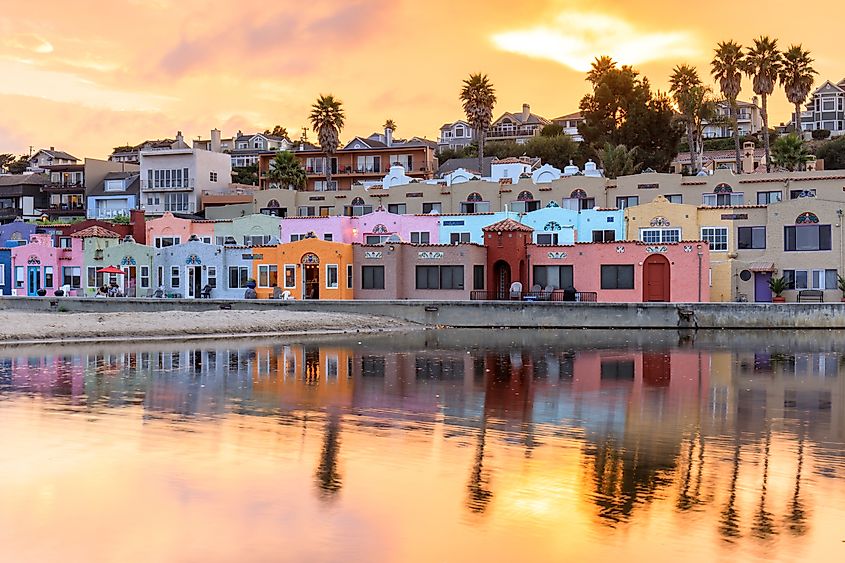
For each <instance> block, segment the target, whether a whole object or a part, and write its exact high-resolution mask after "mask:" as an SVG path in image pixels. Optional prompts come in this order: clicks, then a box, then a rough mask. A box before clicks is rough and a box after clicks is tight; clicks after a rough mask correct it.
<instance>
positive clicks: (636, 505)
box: [0, 331, 845, 541]
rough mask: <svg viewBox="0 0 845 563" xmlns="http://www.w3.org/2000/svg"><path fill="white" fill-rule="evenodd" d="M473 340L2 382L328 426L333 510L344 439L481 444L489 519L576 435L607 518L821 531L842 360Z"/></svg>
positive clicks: (215, 356) (207, 352)
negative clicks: (818, 491)
mask: <svg viewBox="0 0 845 563" xmlns="http://www.w3.org/2000/svg"><path fill="white" fill-rule="evenodd" d="M432 333H433V334H432ZM461 338H462V337H461V336H460V335H458V336H455V337H452V336H446V335H443V336H441V335H438V334H436V331H429V332H427V333H424V334H420V335H417V336H415V337H413V339H412V340H411V342H410V344H409V343H407V342H400V343H398V344H397V343H396V342H393V341H391V340H390V339H389V338H385V339H382V340H375V341H373V342H368V343H367V345H361V344H359V343H358V342H356V341H332V342H327V343H321V342H317V341H314V342H308V343H304V344H282V343H278V342H262V343H258V344H256V345H251V346H246V345H242V344H240V343H238V342H237V341H230V342H221V343H202V344H196V345H193V346H187V347H186V346H185V345H181V346H179V345H173V346H170V347H168V346H164V347H163V348H162V349H155V348H150V347H144V346H140V345H139V346H136V347H132V346H127V347H108V346H102V347H94V348H80V349H79V351H78V352H77V353H74V354H62V355H56V356H53V355H45V353H43V351H42V350H26V349H7V350H4V351H3V352H2V357H0V386H2V393H22V394H26V395H30V396H34V397H40V398H43V399H45V400H50V401H60V402H61V401H64V402H66V403H67V404H71V405H74V406H75V407H78V408H88V409H92V410H96V409H101V408H105V407H108V408H134V409H139V411H140V412H141V413H142V416H143V417H146V418H162V417H166V418H171V419H173V420H175V421H177V422H183V421H188V420H191V419H202V420H208V421H211V422H212V423H214V422H215V421H218V420H222V419H224V418H225V417H226V416H227V415H229V414H238V415H245V416H258V417H270V418H271V420H272V419H275V420H274V423H275V421H278V423H279V424H292V423H293V422H294V421H301V422H302V425H303V440H305V439H307V438H308V437H310V436H311V435H313V429H314V428H319V429H320V433H319V442H320V448H319V453H318V454H317V456H318V457H317V459H315V460H314V461H313V463H314V465H313V467H315V469H314V486H315V490H316V492H317V494H318V495H319V496H320V497H321V498H323V499H326V500H331V499H334V498H337V496H338V494H339V493H340V491H341V488H342V486H347V485H348V483H346V482H344V479H343V475H342V471H341V467H342V466H343V456H344V450H346V449H348V446H347V445H344V447H343V448H342V447H341V446H342V445H343V444H344V440H343V434H344V433H347V432H370V431H375V430H379V429H382V428H385V427H387V428H396V429H401V431H403V432H412V433H414V436H415V437H417V438H419V439H420V440H422V441H423V442H424V443H428V444H429V445H430V446H431V447H433V444H434V443H435V441H436V440H438V439H441V438H438V437H437V435H438V433H440V434H442V440H445V441H446V442H458V441H460V442H461V443H465V444H466V445H468V446H470V447H472V455H471V456H470V457H468V458H467V460H468V465H467V466H466V468H465V473H463V475H464V477H462V479H464V480H465V481H463V482H465V483H466V486H465V488H464V491H465V493H464V494H465V495H466V498H465V499H464V500H463V502H464V505H465V507H466V510H467V511H468V512H469V513H472V514H484V513H488V512H490V511H492V510H494V507H495V503H496V502H497V500H496V499H498V498H501V496H502V495H501V490H502V489H501V488H502V487H505V486H507V485H506V482H507V479H505V478H504V477H505V473H506V472H507V471H512V470H513V467H511V466H506V465H504V464H503V462H502V461H501V459H502V458H503V457H505V453H507V452H511V451H519V453H520V455H521V457H522V460H523V461H522V462H521V463H523V464H525V466H530V464H532V463H533V457H534V454H535V453H536V452H537V451H539V450H540V449H542V448H544V447H546V446H547V445H548V446H550V447H555V446H556V445H558V444H560V443H561V442H562V441H564V440H568V441H570V442H572V443H575V444H577V445H578V452H579V456H578V465H577V466H576V467H574V468H573V467H566V468H561V469H560V471H561V474H563V473H565V472H566V471H572V470H575V471H578V472H579V474H580V475H581V476H582V477H583V478H582V481H581V483H582V484H581V494H582V495H583V497H584V498H585V499H586V500H587V501H588V503H589V505H590V506H591V507H592V509H593V517H594V518H595V520H596V521H597V522H599V523H601V524H607V525H619V524H621V523H624V522H626V521H629V520H631V519H633V518H636V517H637V514H638V513H639V512H640V511H642V510H643V509H644V508H645V507H648V506H650V505H652V504H654V503H655V502H660V501H661V499H670V502H671V503H672V506H673V508H674V510H676V511H678V512H679V513H684V512H688V511H692V510H699V509H707V508H709V509H711V510H712V511H714V512H715V513H717V514H718V516H717V517H716V518H715V519H714V521H715V527H716V529H717V531H718V533H719V534H720V535H721V536H722V537H723V538H724V539H725V540H727V541H734V540H736V539H737V538H740V537H743V536H749V537H754V538H757V539H760V540H770V539H771V538H773V537H774V536H776V535H777V534H780V533H788V534H791V535H795V536H800V535H804V534H807V533H808V531H809V528H810V520H809V517H808V513H809V508H808V507H807V501H806V500H805V498H804V497H803V496H802V481H803V480H804V479H806V475H807V474H808V473H820V474H823V475H825V476H826V477H838V478H842V477H843V475H842V474H841V472H842V467H843V465H845V464H843V462H842V459H843V457H845V456H843V452H842V451H841V449H836V447H834V446H831V444H842V443H843V442H845V435H843V433H845V383H843V382H844V381H845V379H843V377H842V370H843V369H845V362H843V356H842V354H841V353H839V352H836V351H821V352H813V351H802V350H801V347H800V346H798V347H796V346H793V345H788V346H787V345H784V346H783V347H782V349H778V348H777V347H775V346H765V347H757V346H755V347H753V348H749V350H750V351H747V350H746V349H744V348H742V347H739V348H738V349H737V348H732V347H725V346H721V345H719V343H718V342H711V343H709V344H707V343H702V342H700V341H698V342H696V341H693V340H692V339H691V338H689V337H687V338H686V339H685V340H683V341H682V342H681V345H680V346H679V345H677V341H676V342H658V343H657V344H655V345H649V344H648V343H644V344H639V343H638V344H627V343H626V342H624V341H623V342H621V343H620V342H619V340H620V338H619V337H618V336H615V337H614V338H615V339H616V340H615V341H612V340H611V341H609V342H607V343H605V342H598V343H597V344H596V345H594V346H592V347H585V346H584V342H583V336H577V335H576V336H573V337H571V338H569V337H565V338H561V337H555V338H552V337H550V338H549V339H544V337H537V338H536V339H535V340H531V338H528V337H520V338H523V340H518V341H508V342H505V341H496V340H495V338H494V337H489V338H487V337H485V338H481V339H478V338H474V337H473V338H474V339H467V340H462V339H461ZM507 338H511V336H508V337H507ZM754 349H757V350H759V349H764V350H765V351H764V352H760V351H754ZM437 428H440V430H439V431H438V430H436V429H437ZM309 430H310V431H311V432H310V433H309ZM373 436H374V438H373V439H376V438H375V436H376V434H375V433H373ZM315 440H316V438H315ZM785 464H791V465H789V466H786V465H785ZM784 474H788V475H790V477H789V495H788V497H786V496H784V495H782V494H780V493H779V488H780V487H781V486H782V483H781V481H783V479H780V478H779V479H778V480H777V482H775V481H774V479H775V476H776V475H777V476H778V477H780V476H782V475H784ZM549 478H550V479H555V478H556V477H554V476H552V477H549ZM743 490H753V491H754V492H755V494H754V495H741V494H739V491H743ZM752 496H753V499H752V500H749V499H751V497H752Z"/></svg>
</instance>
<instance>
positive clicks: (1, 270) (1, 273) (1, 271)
mask: <svg viewBox="0 0 845 563" xmlns="http://www.w3.org/2000/svg"><path fill="white" fill-rule="evenodd" d="M5 285H6V264H0V287H2V286H5Z"/></svg>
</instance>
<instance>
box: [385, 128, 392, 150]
mask: <svg viewBox="0 0 845 563" xmlns="http://www.w3.org/2000/svg"><path fill="white" fill-rule="evenodd" d="M384 144H385V145H387V146H388V147H392V146H393V129H392V128H391V127H385V128H384Z"/></svg>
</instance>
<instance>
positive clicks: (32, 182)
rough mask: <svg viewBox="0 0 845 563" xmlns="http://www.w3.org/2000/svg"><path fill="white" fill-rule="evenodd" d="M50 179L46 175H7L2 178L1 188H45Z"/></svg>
mask: <svg viewBox="0 0 845 563" xmlns="http://www.w3.org/2000/svg"><path fill="white" fill-rule="evenodd" d="M49 183H50V178H48V177H47V176H46V175H45V174H6V175H2V176H0V186H45V185H47V184H49Z"/></svg>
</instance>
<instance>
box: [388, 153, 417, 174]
mask: <svg viewBox="0 0 845 563" xmlns="http://www.w3.org/2000/svg"><path fill="white" fill-rule="evenodd" d="M396 164H398V165H399V166H401V167H403V168H404V169H405V170H413V169H414V157H413V155H410V154H397V155H393V156H391V157H390V165H391V166H393V165H396Z"/></svg>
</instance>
